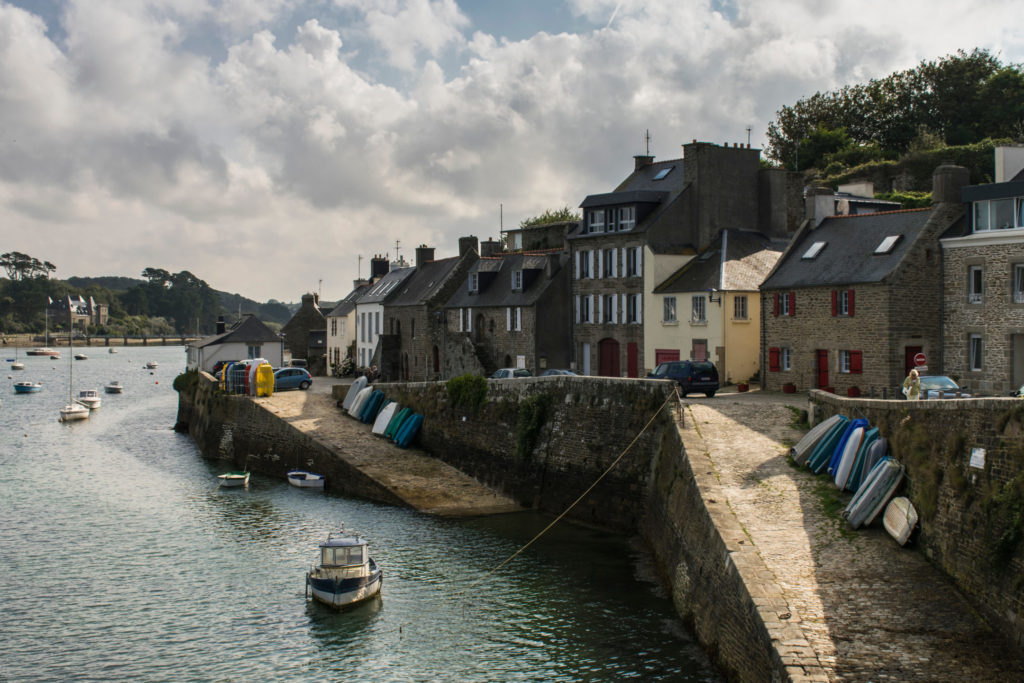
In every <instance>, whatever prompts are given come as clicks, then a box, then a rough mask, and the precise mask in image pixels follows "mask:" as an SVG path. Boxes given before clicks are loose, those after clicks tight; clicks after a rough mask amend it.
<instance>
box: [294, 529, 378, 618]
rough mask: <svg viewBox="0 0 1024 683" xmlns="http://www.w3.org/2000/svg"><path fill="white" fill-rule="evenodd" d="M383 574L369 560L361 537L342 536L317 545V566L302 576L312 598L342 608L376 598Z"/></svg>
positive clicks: (368, 553)
mask: <svg viewBox="0 0 1024 683" xmlns="http://www.w3.org/2000/svg"><path fill="white" fill-rule="evenodd" d="M383 583H384V573H383V572H382V571H381V570H380V567H378V566H377V563H376V562H374V561H373V558H372V557H370V545H369V543H368V542H367V541H366V539H364V538H360V537H358V536H345V537H342V538H332V537H331V536H330V535H328V536H327V540H326V541H324V542H323V543H321V544H320V564H319V565H317V566H316V567H314V568H311V569H310V570H309V571H308V572H307V573H306V589H307V591H308V592H311V593H312V594H313V599H314V600H317V601H318V602H322V603H323V604H325V605H329V606H331V607H334V608H336V609H343V608H345V607H350V606H352V605H355V604H358V603H360V602H363V601H364V600H368V599H370V598H372V597H375V596H377V595H380V588H381V585H382V584H383Z"/></svg>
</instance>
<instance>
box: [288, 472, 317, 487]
mask: <svg viewBox="0 0 1024 683" xmlns="http://www.w3.org/2000/svg"><path fill="white" fill-rule="evenodd" d="M288 483H289V484H291V485H292V486H298V487H299V488H304V489H322V488H323V487H324V475H322V474H316V473H314V472H306V471H305V470H292V471H290V472H289V473H288Z"/></svg>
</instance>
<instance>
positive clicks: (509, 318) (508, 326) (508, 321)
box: [505, 307, 512, 332]
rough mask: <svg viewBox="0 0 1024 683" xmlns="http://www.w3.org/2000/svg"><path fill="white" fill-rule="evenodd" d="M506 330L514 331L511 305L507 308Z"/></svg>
mask: <svg viewBox="0 0 1024 683" xmlns="http://www.w3.org/2000/svg"><path fill="white" fill-rule="evenodd" d="M505 331H506V332H511V331H512V309H511V308H509V307H506V308H505Z"/></svg>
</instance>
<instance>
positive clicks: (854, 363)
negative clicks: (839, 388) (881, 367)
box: [850, 351, 863, 375]
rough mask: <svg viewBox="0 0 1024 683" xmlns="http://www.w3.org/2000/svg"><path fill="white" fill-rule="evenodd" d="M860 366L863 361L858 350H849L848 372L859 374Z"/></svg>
mask: <svg viewBox="0 0 1024 683" xmlns="http://www.w3.org/2000/svg"><path fill="white" fill-rule="evenodd" d="M862 367H863V361H862V360H861V353H860V351H850V372H851V373H853V374H858V375H859V374H860V373H861V368H862Z"/></svg>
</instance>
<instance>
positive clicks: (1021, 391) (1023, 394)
mask: <svg viewBox="0 0 1024 683" xmlns="http://www.w3.org/2000/svg"><path fill="white" fill-rule="evenodd" d="M1010 396H1013V397H1014V398H1024V384H1021V385H1020V387H1019V388H1018V389H1017V390H1016V391H1011V392H1010Z"/></svg>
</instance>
